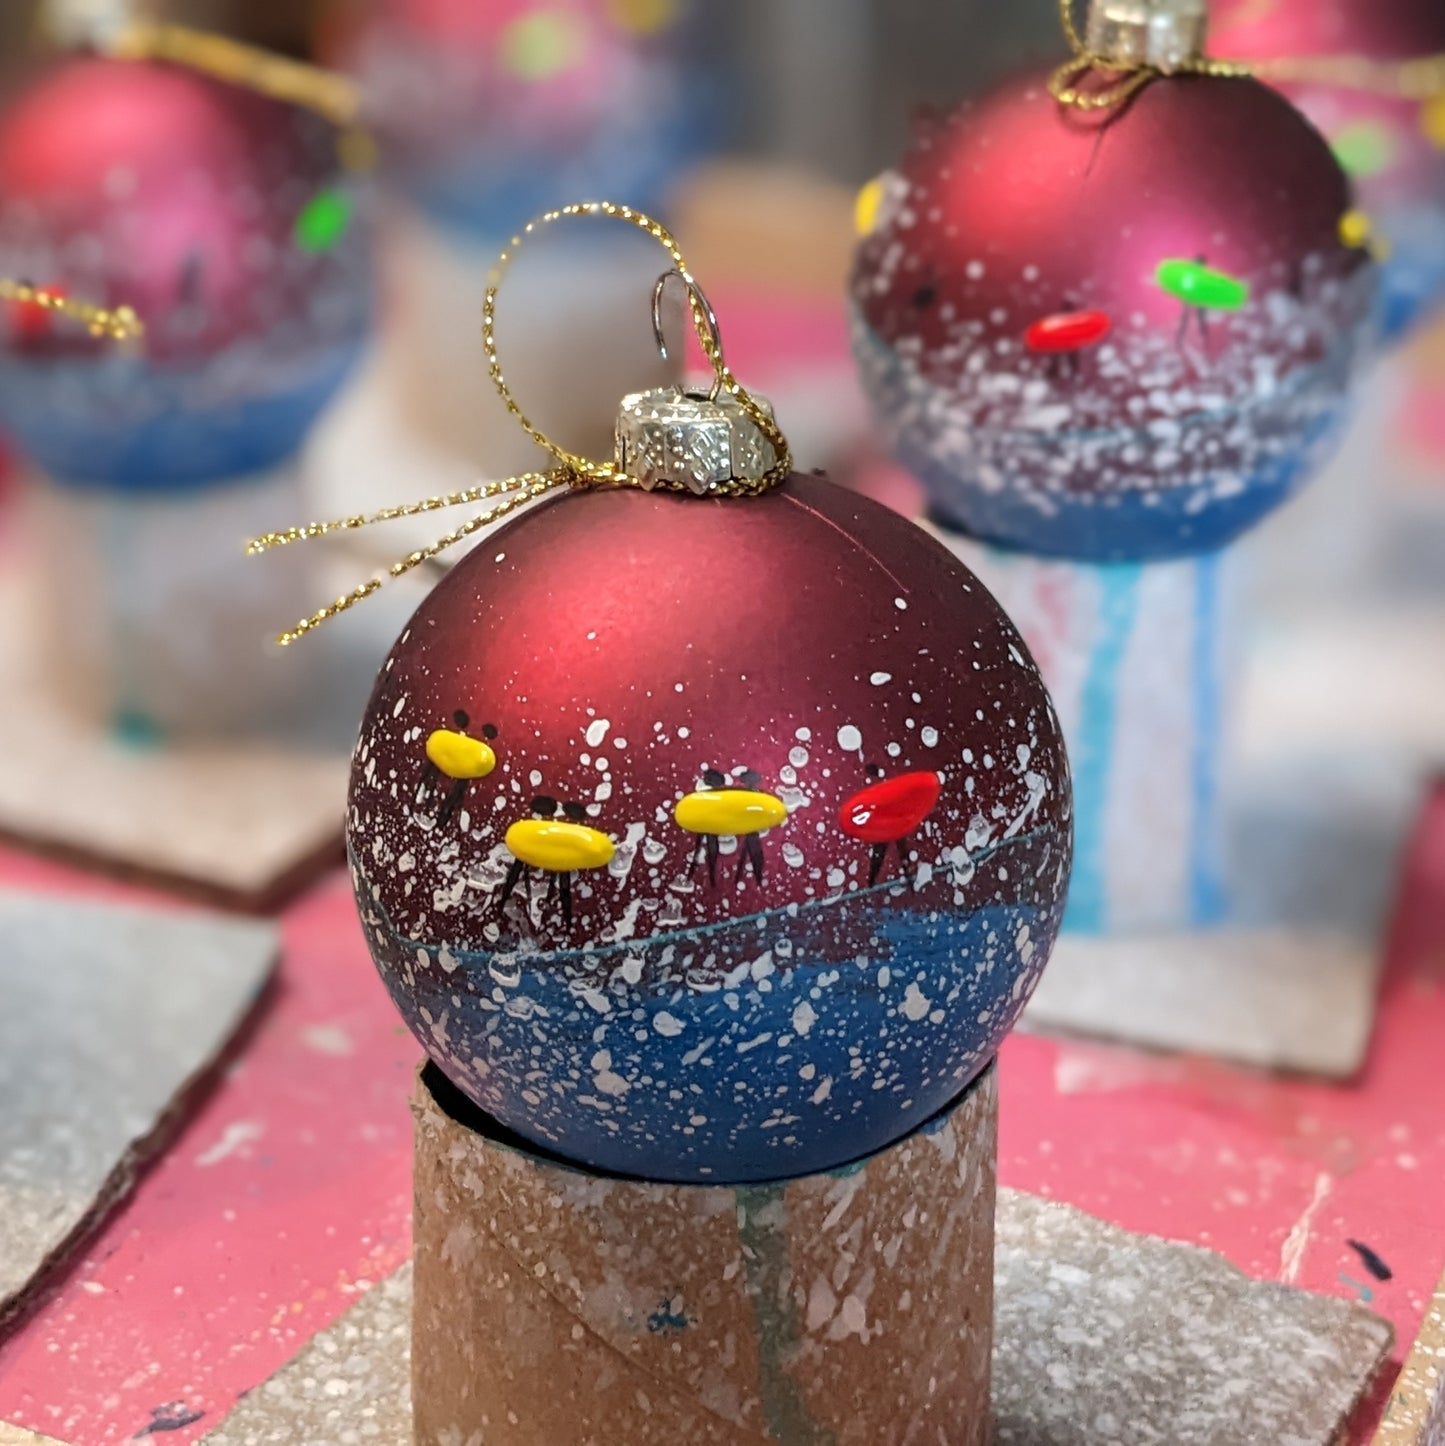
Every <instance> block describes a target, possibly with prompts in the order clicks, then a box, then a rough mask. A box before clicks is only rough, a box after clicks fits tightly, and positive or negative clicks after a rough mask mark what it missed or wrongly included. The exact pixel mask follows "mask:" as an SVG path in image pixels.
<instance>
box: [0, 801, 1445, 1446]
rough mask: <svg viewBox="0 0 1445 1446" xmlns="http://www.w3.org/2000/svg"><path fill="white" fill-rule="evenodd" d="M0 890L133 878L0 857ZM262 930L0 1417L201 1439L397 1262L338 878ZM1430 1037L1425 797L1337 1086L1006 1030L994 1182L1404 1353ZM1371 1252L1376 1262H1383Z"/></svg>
mask: <svg viewBox="0 0 1445 1446" xmlns="http://www.w3.org/2000/svg"><path fill="white" fill-rule="evenodd" d="M0 882H3V883H4V884H6V885H8V886H13V887H34V888H42V889H47V890H62V891H68V892H70V891H73V892H75V893H77V894H79V893H81V892H84V893H85V894H87V895H89V896H97V895H99V896H104V897H122V896H124V894H125V893H126V891H124V890H122V889H121V888H120V887H119V886H115V885H106V884H102V883H100V882H98V881H96V880H94V879H88V878H81V877H80V876H77V875H74V874H71V873H68V872H66V871H64V870H62V869H61V868H59V867H58V866H56V865H53V864H49V863H42V862H37V861H33V860H28V859H25V858H23V857H21V856H19V855H15V854H10V853H0ZM282 922H283V930H284V936H285V944H286V956H285V961H284V963H283V967H282V974H281V987H280V989H279V991H278V996H277V1000H276V1003H275V1006H274V1007H273V1009H272V1010H271V1012H270V1013H269V1014H268V1015H267V1017H266V1018H265V1019H264V1020H262V1022H261V1024H260V1026H259V1028H258V1029H257V1031H256V1033H255V1036H254V1038H253V1039H252V1041H251V1044H250V1048H249V1050H248V1052H247V1053H246V1054H245V1055H244V1057H242V1059H241V1060H240V1061H239V1062H238V1064H237V1065H236V1067H235V1069H234V1070H233V1072H232V1073H231V1075H230V1077H229V1078H228V1079H227V1080H226V1081H225V1083H224V1084H223V1085H222V1087H221V1088H220V1089H219V1090H218V1091H217V1092H216V1094H215V1095H214V1096H213V1097H212V1098H211V1099H210V1100H209V1102H208V1103H207V1104H206V1106H205V1108H204V1109H203V1110H202V1111H201V1113H200V1114H199V1115H198V1116H197V1117H196V1118H195V1119H194V1120H193V1121H192V1123H191V1124H190V1126H189V1128H188V1129H186V1130H185V1132H184V1133H183V1134H182V1135H181V1136H180V1138H179V1139H178V1140H177V1142H176V1144H175V1145H174V1147H173V1148H172V1150H171V1151H170V1153H169V1154H168V1155H167V1156H166V1157H165V1158H164V1159H163V1160H162V1161H161V1162H160V1163H159V1164H158V1165H156V1166H155V1167H154V1169H153V1170H152V1171H151V1172H150V1174H149V1175H148V1176H147V1178H146V1179H144V1180H143V1181H142V1183H141V1185H140V1188H139V1190H138V1191H137V1193H136V1196H135V1198H134V1200H133V1201H132V1203H131V1204H130V1205H129V1207H128V1208H127V1209H126V1210H125V1211H124V1212H123V1213H122V1214H121V1215H120V1216H119V1217H117V1219H116V1220H114V1221H113V1222H112V1224H111V1225H110V1227H109V1228H108V1229H107V1230H106V1231H105V1232H104V1233H103V1234H102V1235H101V1236H100V1237H99V1239H98V1240H97V1241H96V1242H95V1244H94V1245H93V1246H92V1247H91V1248H90V1249H89V1250H88V1251H87V1252H86V1254H85V1256H84V1257H83V1258H82V1259H81V1260H79V1261H77V1262H76V1264H75V1266H74V1268H73V1270H72V1271H71V1272H70V1274H69V1276H68V1277H67V1278H66V1280H65V1282H64V1284H63V1286H62V1288H61V1289H60V1290H59V1292H58V1294H57V1295H56V1296H55V1297H54V1298H53V1299H52V1300H51V1301H50V1302H49V1303H48V1304H47V1305H46V1306H45V1307H44V1308H43V1309H41V1310H40V1311H39V1312H38V1313H37V1314H36V1315H35V1316H34V1317H33V1318H32V1319H31V1320H30V1322H29V1323H28V1324H27V1325H26V1326H25V1327H24V1329H23V1330H21V1331H20V1333H19V1334H18V1335H16V1336H14V1337H13V1338H12V1339H11V1340H9V1341H8V1342H7V1343H6V1344H5V1345H4V1346H3V1347H0V1421H6V1422H12V1423H14V1424H16V1425H19V1426H21V1427H24V1428H26V1429H29V1430H33V1431H38V1432H41V1433H42V1434H44V1435H46V1436H50V1437H52V1438H55V1439H57V1440H59V1441H62V1442H68V1443H71V1446H100V1443H110V1442H120V1441H126V1440H130V1439H133V1438H134V1437H135V1436H136V1433H137V1432H141V1431H145V1430H146V1429H147V1428H149V1429H150V1430H152V1431H157V1430H159V1431H163V1432H164V1433H165V1434H166V1437H167V1439H169V1440H173V1441H176V1442H178V1443H179V1442H186V1441H194V1440H197V1439H199V1437H200V1436H201V1435H202V1434H203V1433H204V1432H205V1431H206V1430H207V1429H209V1428H210V1427H213V1426H214V1425H215V1424H216V1422H217V1421H218V1419H220V1418H221V1417H223V1416H224V1415H225V1414H226V1413H227V1412H228V1411H229V1410H230V1409H231V1408H232V1407H233V1406H234V1404H235V1403H236V1401H237V1400H238V1399H239V1398H240V1397H241V1395H242V1394H244V1393H245V1392H247V1391H249V1390H251V1389H252V1388H254V1387H255V1386H257V1385H258V1384H260V1383H261V1382H262V1381H264V1380H265V1379H267V1378H268V1377H269V1376H270V1375H271V1374H273V1373H274V1372H275V1371H276V1370H277V1369H278V1368H280V1367H281V1366H282V1365H284V1364H285V1363H286V1362H287V1361H288V1360H289V1359H290V1358H291V1357H293V1356H294V1355H295V1354H296V1353H297V1352H298V1351H299V1350H301V1348H302V1347H303V1346H304V1345H305V1343H306V1342H307V1341H308V1340H309V1339H310V1338H311V1336H313V1335H314V1334H315V1333H316V1332H317V1331H318V1330H320V1329H322V1328H323V1327H325V1326H326V1325H328V1324H329V1323H330V1322H331V1321H333V1320H334V1319H336V1318H337V1317H338V1316H339V1315H340V1314H341V1313H342V1312H343V1311H344V1310H345V1309H346V1308H347V1307H348V1306H349V1305H350V1304H351V1303H353V1301H354V1300H355V1298H356V1296H357V1294H358V1292H359V1291H361V1290H362V1289H364V1288H365V1286H366V1285H368V1284H371V1283H374V1282H376V1281H379V1280H380V1279H382V1278H383V1277H385V1276H386V1275H388V1274H389V1273H390V1272H391V1271H392V1270H394V1269H395V1268H396V1267H397V1266H398V1265H400V1264H401V1262H402V1261H403V1260H404V1259H405V1258H406V1256H407V1253H408V1246H409V1210H410V1193H411V1132H410V1120H409V1116H408V1113H407V1108H406V1099H407V1094H408V1091H409V1089H410V1087H411V1074H412V1069H413V1066H414V1062H415V1052H414V1047H413V1046H412V1044H411V1041H410V1037H409V1036H408V1035H406V1034H404V1032H403V1031H402V1028H401V1026H400V1024H399V1022H398V1021H397V1019H396V1017H395V1015H394V1014H393V1012H392V1009H391V1006H390V1004H389V1002H388V1001H387V999H386V997H385V994H384V992H383V991H382V989H381V987H380V985H379V984H378V983H377V981H376V978H375V976H374V974H373V972H372V970H371V966H370V964H369V962H368V960H367V956H366V951H365V946H364V944H363V941H362V938H361V934H360V929H359V927H358V925H357V924H356V922H355V918H354V915H353V912H352V903H351V896H350V889H349V887H348V886H347V884H346V881H345V880H344V879H343V878H342V877H340V876H339V875H338V876H335V877H332V878H331V879H329V880H328V881H326V882H325V883H324V884H323V885H321V886H319V887H318V888H317V889H315V890H313V891H312V892H311V893H310V894H308V895H307V896H306V897H304V898H303V899H301V900H300V901H299V902H298V903H296V904H295V905H293V906H292V907H291V909H290V910H289V911H288V912H287V913H286V915H285V916H284V918H283V921H282ZM1442 1039H1445V789H1442V790H1441V791H1439V792H1437V793H1436V795H1435V796H1434V797H1433V798H1432V799H1431V800H1430V803H1429V805H1428V806H1427V808H1426V810H1425V812H1424V814H1423V815H1422V818H1421V821H1420V824H1419V827H1418V829H1417V832H1416V837H1415V839H1414V842H1413V846H1412V849H1411V852H1410V861H1409V864H1408V867H1407V869H1406V872H1405V880H1404V887H1403V890H1402V896H1401V902H1400V907H1399V909H1398V911H1397V914H1396V918H1395V921H1394V927H1393V930H1392V958H1391V963H1390V967H1389V970H1388V973H1387V979H1386V984H1385V998H1384V1005H1383V1009H1382V1013H1381V1021H1380V1027H1379V1029H1378V1031H1377V1034H1376V1039H1375V1044H1374V1049H1373V1052H1372V1055H1371V1058H1370V1061H1369V1063H1368V1065H1367V1067H1366V1069H1365V1071H1364V1072H1363V1074H1362V1076H1361V1077H1360V1079H1359V1080H1358V1081H1357V1082H1356V1083H1355V1084H1353V1085H1351V1086H1345V1087H1329V1086H1322V1085H1316V1084H1311V1083H1306V1082H1300V1081H1289V1080H1280V1079H1275V1078H1271V1077H1269V1076H1267V1075H1263V1074H1257V1073H1251V1072H1248V1071H1243V1070H1239V1069H1235V1068H1232V1067H1229V1066H1225V1065H1220V1064H1212V1063H1201V1062H1195V1061H1191V1060H1189V1059H1185V1058H1178V1057H1166V1056H1146V1055H1141V1054H1136V1053H1132V1052H1129V1051H1125V1050H1121V1049H1116V1048H1109V1047H1103V1046H1097V1045H1087V1046H1086V1045H1076V1044H1063V1043H1059V1042H1057V1041H1053V1040H1047V1039H1042V1038H1031V1037H1023V1036H1016V1037H1014V1038H1013V1039H1011V1040H1010V1041H1009V1043H1008V1044H1007V1045H1006V1047H1005V1049H1004V1053H1003V1059H1002V1066H1003V1075H1002V1085H1003V1099H1004V1108H1003V1140H1002V1149H1001V1157H1000V1166H1001V1174H1002V1177H1003V1180H1004V1182H1005V1183H1007V1184H1010V1185H1013V1186H1016V1187H1020V1188H1024V1189H1028V1190H1031V1191H1034V1192H1037V1193H1040V1194H1043V1195H1046V1196H1050V1197H1053V1198H1056V1199H1060V1200H1066V1201H1070V1202H1072V1203H1074V1204H1077V1205H1080V1206H1082V1207H1083V1208H1085V1209H1087V1210H1089V1211H1091V1212H1093V1213H1095V1214H1098V1215H1101V1216H1103V1217H1105V1218H1107V1219H1110V1220H1113V1221H1116V1222H1117V1223H1119V1224H1122V1225H1124V1226H1126V1227H1128V1228H1131V1229H1136V1230H1144V1231H1154V1232H1158V1233H1161V1234H1164V1235H1167V1236H1171V1237H1173V1238H1177V1239H1181V1240H1189V1241H1197V1242H1200V1243H1203V1244H1208V1245H1210V1246H1212V1247H1213V1248H1214V1249H1217V1250H1219V1251H1221V1252H1222V1253H1223V1254H1224V1255H1226V1256H1227V1257H1228V1258H1229V1259H1231V1260H1232V1261H1234V1262H1235V1263H1236V1264H1237V1265H1239V1266H1240V1267H1242V1268H1243V1269H1245V1270H1246V1271H1248V1272H1249V1273H1251V1274H1253V1275H1255V1276H1258V1277H1260V1278H1266V1279H1283V1280H1289V1281H1293V1282H1295V1283H1297V1284H1299V1285H1302V1286H1305V1287H1307V1288H1309V1289H1314V1290H1320V1291H1324V1292H1328V1293H1333V1294H1338V1295H1344V1296H1355V1297H1361V1296H1363V1295H1364V1294H1365V1293H1366V1292H1368V1294H1369V1296H1370V1299H1371V1303H1372V1304H1373V1306H1374V1307H1375V1308H1376V1309H1377V1310H1379V1311H1380V1312H1381V1313H1382V1314H1384V1315H1386V1316H1387V1317H1388V1318H1389V1319H1390V1320H1391V1321H1392V1322H1393V1323H1394V1325H1395V1327H1396V1329H1397V1331H1398V1333H1399V1336H1400V1339H1401V1342H1402V1349H1403V1346H1404V1345H1405V1344H1406V1343H1408V1342H1409V1341H1411V1340H1413V1338H1414V1336H1415V1333H1416V1331H1417V1328H1418V1326H1419V1324H1420V1320H1421V1318H1422V1316H1423V1313H1424V1310H1425V1307H1426V1303H1427V1301H1428V1299H1429V1297H1430V1294H1431V1291H1432V1289H1433V1287H1434V1284H1435V1281H1436V1280H1437V1279H1438V1277H1439V1274H1440V1268H1441V1265H1442V1262H1445V1218H1442V1211H1441V1207H1440V1190H1439V1183H1440V1181H1441V1179H1442V1178H1445V1121H1442V1120H1441V1118H1440V1115H1439V1110H1438V1107H1437V1102H1436V1097H1435V1091H1434V1090H1433V1089H1432V1088H1431V1083H1430V1082H1431V1080H1432V1079H1434V1078H1435V1075H1436V1073H1437V1064H1438V1057H1439V1047H1440V1041H1441V1040H1442ZM1351 1241H1355V1242H1357V1243H1358V1245H1359V1246H1363V1247H1365V1248H1366V1249H1367V1250H1368V1251H1369V1252H1371V1253H1372V1255H1373V1257H1374V1258H1373V1259H1372V1258H1371V1257H1370V1256H1367V1255H1366V1254H1365V1253H1363V1252H1362V1251H1361V1250H1359V1249H1357V1248H1356V1246H1354V1245H1351V1244H1350V1242H1351ZM1384 1267H1388V1268H1389V1270H1390V1272H1391V1278H1390V1279H1389V1280H1380V1279H1377V1278H1376V1277H1377V1275H1378V1274H1380V1273H1382V1272H1383V1268H1384ZM192 1418H194V1419H192ZM181 1421H187V1422H188V1424H185V1425H179V1424H177V1423H179V1422H181ZM1356 1439H1357V1440H1360V1441H1363V1440H1366V1439H1368V1437H1367V1436H1366V1435H1365V1434H1363V1432H1362V1433H1361V1434H1359V1435H1357V1436H1356Z"/></svg>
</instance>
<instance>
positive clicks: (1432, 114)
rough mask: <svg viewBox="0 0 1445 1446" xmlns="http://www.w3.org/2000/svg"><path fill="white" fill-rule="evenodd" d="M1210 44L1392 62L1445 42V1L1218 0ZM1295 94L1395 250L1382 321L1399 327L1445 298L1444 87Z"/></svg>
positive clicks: (1392, 332)
mask: <svg viewBox="0 0 1445 1446" xmlns="http://www.w3.org/2000/svg"><path fill="white" fill-rule="evenodd" d="M1213 34H1214V42H1213V45H1212V47H1211V48H1212V49H1213V50H1214V51H1215V52H1216V53H1217V54H1220V55H1228V56H1231V57H1234V56H1237V57H1240V58H1242V59H1245V60H1284V61H1289V60H1300V59H1311V58H1313V59H1318V58H1320V57H1335V58H1339V59H1341V60H1343V61H1345V62H1348V61H1350V60H1352V59H1360V60H1370V61H1376V62H1380V63H1385V64H1388V63H1390V62H1403V61H1407V60H1412V59H1422V58H1425V57H1428V56H1434V55H1439V54H1441V53H1442V52H1445V5H1442V4H1440V3H1439V0H1219V3H1216V5H1215V7H1214V12H1213ZM1283 88H1284V90H1285V93H1286V94H1287V95H1288V96H1289V97H1290V99H1291V100H1292V101H1293V102H1294V103H1295V104H1296V105H1298V106H1299V107H1300V109H1301V110H1302V111H1304V113H1305V114H1306V115H1307V116H1309V118H1310V119H1311V120H1312V121H1313V122H1314V123H1315V124H1316V125H1317V126H1318V127H1319V128H1320V130H1321V131H1322V132H1323V133H1324V135H1325V137H1326V138H1327V139H1328V140H1329V141H1330V143H1331V144H1332V145H1333V146H1334V148H1335V152H1336V154H1337V155H1338V157H1339V159H1340V162H1341V164H1342V165H1343V166H1344V167H1345V169H1346V170H1347V171H1348V172H1349V173H1350V175H1351V178H1352V179H1353V181H1354V183H1355V186H1356V187H1357V189H1358V192H1359V197H1360V203H1361V205H1362V206H1363V207H1364V209H1365V210H1366V212H1367V213H1368V214H1369V216H1370V218H1371V220H1372V223H1373V224H1374V226H1375V228H1376V232H1377V235H1378V237H1379V239H1380V241H1382V242H1383V243H1384V246H1385V247H1386V248H1387V254H1386V256H1385V261H1384V276H1385V287H1384V291H1385V295H1384V304H1383V308H1382V309H1383V320H1384V327H1385V331H1386V333H1387V335H1389V336H1392V337H1394V336H1398V335H1400V334H1401V333H1403V332H1404V331H1406V330H1408V329H1409V328H1410V327H1411V326H1412V325H1414V324H1415V323H1416V322H1417V321H1419V320H1421V319H1423V318H1425V317H1426V316H1428V315H1429V314H1430V313H1431V312H1432V311H1433V310H1434V309H1435V308H1437V307H1438V306H1439V305H1440V304H1441V303H1442V301H1445V97H1436V98H1435V99H1433V100H1428V101H1424V102H1422V101H1420V100H1412V99H1407V98H1405V97H1404V96H1403V95H1402V96H1391V95H1389V94H1385V93H1381V92H1379V91H1376V90H1372V89H1364V88H1359V87H1355V86H1351V85H1340V84H1333V85H1332V84H1327V83H1325V82H1324V81H1323V80H1309V81H1300V82H1297V83H1291V84H1287V85H1285V86H1284V87H1283Z"/></svg>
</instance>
